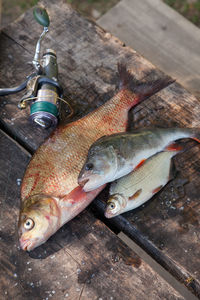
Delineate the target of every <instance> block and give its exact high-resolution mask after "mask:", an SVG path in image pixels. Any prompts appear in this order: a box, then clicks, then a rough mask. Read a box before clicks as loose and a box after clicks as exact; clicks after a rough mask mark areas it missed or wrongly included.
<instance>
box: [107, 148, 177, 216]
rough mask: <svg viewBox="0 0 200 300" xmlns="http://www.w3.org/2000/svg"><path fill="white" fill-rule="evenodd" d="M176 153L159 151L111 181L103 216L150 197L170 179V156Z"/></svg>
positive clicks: (127, 209)
mask: <svg viewBox="0 0 200 300" xmlns="http://www.w3.org/2000/svg"><path fill="white" fill-rule="evenodd" d="M177 153H178V151H171V152H166V151H164V152H159V153H157V154H155V155H154V156H152V157H150V158H149V159H148V160H146V162H145V163H144V164H143V165H142V166H141V167H140V168H138V169H136V170H135V171H133V172H131V173H130V174H128V175H126V176H124V177H122V178H120V179H118V180H116V181H115V182H113V183H111V186H110V190H109V194H110V196H109V199H108V202H107V206H106V210H105V216H106V217H107V218H112V217H114V216H117V215H119V214H121V213H124V212H127V211H129V210H132V209H135V208H137V207H138V206H140V205H142V204H144V203H145V202H146V201H148V200H149V199H151V198H152V196H153V195H154V194H155V193H156V192H158V191H159V190H160V189H161V188H162V187H164V186H165V185H166V184H167V182H168V181H169V180H170V179H171V171H172V166H171V164H172V162H171V158H172V157H173V156H174V155H176V154H177Z"/></svg>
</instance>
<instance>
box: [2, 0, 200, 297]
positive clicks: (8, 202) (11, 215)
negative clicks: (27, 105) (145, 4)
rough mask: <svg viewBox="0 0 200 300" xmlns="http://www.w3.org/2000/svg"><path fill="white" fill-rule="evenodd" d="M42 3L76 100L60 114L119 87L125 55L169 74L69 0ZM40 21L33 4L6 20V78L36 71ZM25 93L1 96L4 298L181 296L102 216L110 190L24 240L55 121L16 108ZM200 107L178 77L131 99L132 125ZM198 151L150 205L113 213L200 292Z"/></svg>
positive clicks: (141, 70)
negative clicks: (46, 126)
mask: <svg viewBox="0 0 200 300" xmlns="http://www.w3.org/2000/svg"><path fill="white" fill-rule="evenodd" d="M42 3H43V4H44V5H45V7H46V8H47V10H48V13H49V15H50V18H51V30H50V32H49V34H48V35H47V37H46V38H45V42H44V44H45V48H53V49H55V50H56V52H57V56H58V63H59V75H60V76H59V77H60V81H61V83H62V85H63V87H64V94H65V96H66V97H67V96H70V98H71V99H72V100H71V105H72V107H73V109H74V115H73V116H72V117H71V118H70V119H66V118H65V116H64V114H63V115H62V122H63V123H66V122H71V121H73V120H75V119H78V118H80V117H81V116H83V115H85V114H87V113H88V112H90V111H92V110H93V109H95V108H96V107H98V106H99V105H101V104H103V103H104V102H105V101H107V100H108V99H109V98H110V97H111V96H112V95H113V94H114V93H115V91H116V83H117V75H116V70H117V63H118V62H119V61H120V62H121V61H122V62H125V63H127V64H128V66H129V67H130V68H131V69H132V70H133V71H134V74H135V76H136V77H137V79H139V80H140V79H144V78H145V80H146V81H148V80H151V79H152V76H154V78H157V77H165V76H166V75H165V74H163V73H162V72H161V71H159V70H158V69H156V68H155V67H154V66H153V65H152V64H151V63H150V62H148V61H147V60H145V59H144V58H143V57H141V56H140V55H138V54H137V53H136V52H135V51H134V50H132V49H131V48H128V47H124V45H123V43H121V42H120V41H119V40H118V39H117V38H115V37H114V36H112V35H111V34H109V33H107V32H105V31H103V30H102V29H101V28H99V27H98V26H96V25H95V24H93V23H91V22H90V21H87V20H85V19H83V18H82V17H81V16H80V15H79V14H78V13H76V12H75V11H74V10H73V9H72V8H71V7H70V6H68V5H66V4H64V3H63V2H62V1H56V0H54V1H51V2H49V1H47V0H46V1H44V2H42ZM57 16H59V18H58V17H57ZM40 31H41V27H40V26H39V25H38V26H37V25H36V24H35V21H34V19H33V17H32V10H30V11H27V12H26V14H25V15H23V16H22V17H20V18H19V19H18V20H17V21H16V22H14V23H12V24H11V25H9V26H8V27H6V28H4V29H3V30H2V32H1V34H0V66H1V69H0V87H5V86H15V85H18V84H19V83H21V82H22V81H23V80H24V78H25V77H26V76H27V75H28V74H30V73H31V72H32V71H33V70H32V67H31V65H30V64H28V62H30V61H31V60H32V58H33V53H34V48H35V43H36V41H37V38H38V36H39V34H40ZM147 73H148V74H149V75H148V76H147V75H146V74H147ZM22 94H23V93H20V94H16V95H12V96H7V97H3V98H1V99H0V127H1V131H0V149H1V152H0V167H1V168H0V205H1V208H0V213H1V218H0V232H1V238H0V245H1V246H0V251H1V254H0V259H1V262H0V270H1V271H0V287H1V297H0V298H1V299H9V300H10V299H19V300H22V299H51V298H52V299H65V298H66V299H70V300H71V299H110V300H111V299H120V300H121V299H137V300H138V299H184V297H183V296H182V295H181V294H180V293H179V292H177V291H176V290H175V289H174V288H173V287H171V286H170V285H169V284H168V283H167V282H166V281H165V280H164V279H163V278H162V277H161V276H160V275H159V274H157V273H156V272H155V271H154V270H153V269H152V268H151V267H150V266H149V265H148V264H147V263H145V262H144V261H143V260H142V259H141V258H140V257H139V256H138V255H136V254H135V253H134V252H133V251H132V250H131V249H130V248H128V247H127V246H126V245H125V244H124V243H123V242H122V241H120V239H119V238H118V237H117V236H116V235H115V234H114V233H113V232H112V231H110V229H109V228H108V227H107V226H106V225H105V224H104V223H103V222H102V220H103V217H100V216H101V214H102V211H103V207H104V203H105V201H106V197H107V190H104V191H103V192H102V193H101V194H100V195H99V196H98V197H97V199H96V200H95V201H94V202H93V204H92V205H91V207H90V208H88V209H86V210H85V211H84V212H82V213H81V214H80V215H79V216H77V217H76V218H75V219H74V220H72V221H71V222H69V223H67V224H66V225H65V226H64V227H63V228H61V229H60V230H59V231H58V232H57V233H56V234H55V235H54V236H53V237H51V238H50V239H49V241H47V243H45V244H44V245H42V246H40V247H38V248H36V249H35V250H34V251H32V252H30V253H26V252H23V251H22V250H20V249H19V247H18V238H17V220H18V213H19V205H20V182H21V179H22V177H23V173H24V171H25V168H26V166H27V164H28V162H29V160H30V158H31V155H32V154H33V153H34V151H35V150H36V149H37V148H38V146H39V145H40V144H41V143H42V142H43V141H44V139H45V138H46V137H47V136H48V135H49V134H50V131H51V130H46V131H44V130H42V129H38V128H35V127H33V126H32V125H31V124H30V123H29V122H28V115H29V111H28V110H24V111H20V110H18V108H17V103H18V101H19V100H20V98H21V96H22ZM199 113H200V106H199V103H198V101H197V100H196V98H195V97H193V96H192V95H190V94H189V93H188V92H186V91H185V90H184V89H183V88H182V87H181V86H180V85H178V84H177V83H173V84H171V85H169V86H168V87H166V88H165V89H163V90H161V91H160V92H158V93H157V94H156V95H153V96H152V97H151V98H149V99H147V100H145V101H144V102H143V103H141V104H140V105H138V106H137V107H136V108H135V109H133V110H132V111H131V112H130V123H129V127H130V128H133V127H135V128H138V127H143V126H149V125H159V126H185V127H186V126H187V127H199V119H198V117H199ZM199 159H200V153H199V146H197V145H196V143H193V142H190V143H189V146H188V150H187V151H186V152H185V153H183V154H180V155H178V156H177V158H176V160H175V162H176V165H177V169H178V170H179V172H178V174H177V177H176V179H175V180H174V181H172V182H171V183H170V184H168V185H167V186H166V187H165V188H164V189H163V190H162V191H161V192H160V193H159V194H158V195H156V196H155V197H154V198H153V199H152V200H151V201H150V202H149V203H147V204H146V205H144V206H143V207H141V208H139V209H137V210H134V211H132V212H129V213H126V214H124V215H123V216H119V217H116V218H114V219H111V220H110V221H109V222H110V225H111V226H112V228H115V229H116V230H118V231H123V232H124V233H126V234H127V235H128V236H129V237H130V238H131V239H133V240H134V241H136V242H137V243H138V244H139V245H140V246H141V247H142V248H143V249H145V251H146V252H148V253H150V254H151V256H152V257H153V258H154V259H156V260H157V261H158V262H159V263H160V264H161V265H162V266H164V267H165V268H166V269H167V270H168V271H169V272H171V273H172V274H173V275H174V276H175V277H176V278H177V279H178V280H180V281H181V282H182V283H183V284H185V285H186V286H187V287H188V288H189V289H190V290H191V291H192V292H193V293H194V294H196V295H197V296H198V297H200V285H199V280H200V273H199V272H200V271H199V270H200V258H199V244H200V243H199V239H200V232H199V220H200V216H199V212H200V211H199V191H200V186H199V170H200V163H199ZM98 217H100V219H101V220H99V219H98ZM106 221H107V220H106ZM106 224H108V221H107V223H106Z"/></svg>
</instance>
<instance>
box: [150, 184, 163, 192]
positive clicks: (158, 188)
mask: <svg viewBox="0 0 200 300" xmlns="http://www.w3.org/2000/svg"><path fill="white" fill-rule="evenodd" d="M162 187H163V185H160V186H158V187H157V188H155V189H154V190H153V191H152V194H156V193H158V192H159V191H160V190H161V189H162Z"/></svg>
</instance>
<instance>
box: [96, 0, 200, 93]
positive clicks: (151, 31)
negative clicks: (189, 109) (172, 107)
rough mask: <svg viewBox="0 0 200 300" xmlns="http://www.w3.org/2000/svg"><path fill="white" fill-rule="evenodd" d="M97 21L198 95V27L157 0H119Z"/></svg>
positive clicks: (199, 34) (199, 37)
mask: <svg viewBox="0 0 200 300" xmlns="http://www.w3.org/2000/svg"><path fill="white" fill-rule="evenodd" d="M97 23H98V24H99V25H101V26H102V27H103V28H104V29H106V30H107V31H109V32H111V33H112V34H114V35H116V36H117V37H118V38H120V39H121V40H122V41H123V42H125V43H126V44H127V45H128V46H131V47H133V49H135V50H136V51H137V52H138V53H140V54H142V55H144V56H145V57H146V58H147V59H149V60H150V61H151V62H152V63H153V64H155V65H156V66H157V67H159V68H160V69H161V70H163V71H164V72H165V73H167V74H169V75H170V76H172V77H173V78H176V79H177V81H179V82H180V83H181V84H182V85H183V86H184V87H185V88H187V89H188V90H189V91H191V92H192V93H193V94H195V95H196V96H198V97H199V96H200V88H199V80H200V70H199V65H200V57H199V48H200V42H199V41H200V31H199V28H198V27H196V26H195V25H193V24H192V23H191V22H189V21H188V20H187V19H185V18H184V17H183V16H181V15H180V14H179V13H177V12H176V11H175V10H173V9H172V8H170V7H169V6H168V5H166V4H165V3H163V2H162V1H161V0H143V1H137V0H122V1H120V2H119V3H118V4H117V5H116V6H115V7H113V8H112V9H110V10H109V11H108V12H107V13H106V14H105V15H103V16H102V17H101V18H100V19H99V20H98V21H97Z"/></svg>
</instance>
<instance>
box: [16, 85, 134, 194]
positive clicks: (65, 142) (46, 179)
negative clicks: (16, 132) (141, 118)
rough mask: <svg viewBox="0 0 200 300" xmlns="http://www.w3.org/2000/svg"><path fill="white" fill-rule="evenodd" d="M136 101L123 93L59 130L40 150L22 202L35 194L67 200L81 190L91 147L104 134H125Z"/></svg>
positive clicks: (29, 172) (28, 174)
mask: <svg viewBox="0 0 200 300" xmlns="http://www.w3.org/2000/svg"><path fill="white" fill-rule="evenodd" d="M128 100H129V101H128ZM134 101H136V102H137V98H135V97H134V95H133V94H132V93H130V92H129V91H127V90H125V91H120V92H119V93H118V94H117V95H116V96H114V97H113V98H112V99H111V100H109V101H108V102H107V103H105V104H104V105H102V106H100V107H99V108H98V109H97V110H96V111H94V112H92V113H90V114H89V115H88V116H85V117H83V118H82V119H80V120H78V121H76V122H73V123H72V124H69V125H66V126H65V127H61V128H58V129H56V130H55V132H54V133H53V135H52V136H50V137H49V138H48V139H47V140H46V142H45V143H44V144H43V145H42V146H41V147H40V148H39V149H38V150H37V151H36V153H35V154H34V156H33V158H32V160H31V162H30V164H29V166H28V168H27V170H26V173H25V176H24V178H23V182H22V189H21V197H22V200H23V199H25V198H27V197H30V196H31V194H32V193H34V194H38V193H44V194H48V195H53V196H56V197H63V196H64V195H66V194H68V193H70V192H71V191H72V190H73V189H74V188H75V187H77V186H78V183H77V177H78V174H79V172H80V169H81V166H82V165H83V163H84V161H85V157H86V155H87V152H88V149H89V147H90V145H91V144H92V143H93V142H94V141H95V140H96V139H98V138H100V137H102V136H103V135H107V134H110V133H112V132H123V131H125V130H126V125H127V118H128V115H127V114H128V110H129V108H130V106H131V104H132V105H133V104H134ZM122 102H123V105H122V104H121V103H122ZM108 115H109V117H107V116H108ZM50 172H51V173H50Z"/></svg>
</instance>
